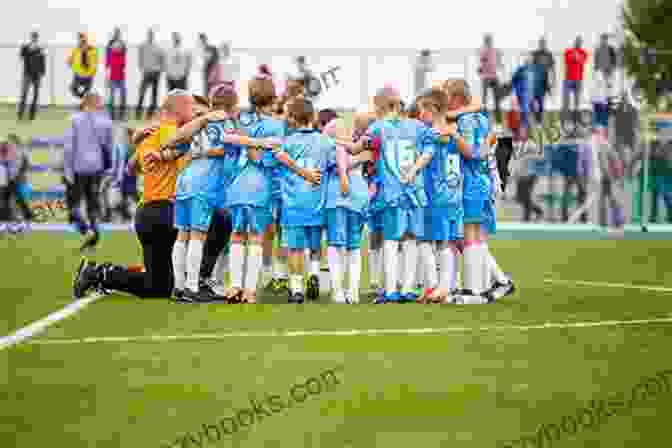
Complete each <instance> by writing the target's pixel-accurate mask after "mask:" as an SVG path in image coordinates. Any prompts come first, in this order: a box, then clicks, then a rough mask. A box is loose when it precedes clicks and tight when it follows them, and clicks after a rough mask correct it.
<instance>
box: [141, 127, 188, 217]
mask: <svg viewBox="0 0 672 448" xmlns="http://www.w3.org/2000/svg"><path fill="white" fill-rule="evenodd" d="M175 132H177V125H176V124H175V123H173V122H170V121H162V122H161V123H160V125H159V130H158V132H154V133H153V134H151V135H149V136H148V137H147V138H145V139H144V140H143V141H142V142H141V143H140V144H139V145H138V148H137V149H136V157H137V160H138V165H139V166H140V171H141V172H142V174H143V181H144V185H143V190H142V202H143V204H147V203H149V202H154V201H165V200H173V199H175V183H176V181H177V174H178V173H179V171H180V170H181V169H182V168H183V166H184V164H185V163H186V162H187V160H184V159H187V158H186V157H182V159H180V160H175V161H165V162H159V163H157V164H156V166H155V168H154V170H152V171H151V172H147V170H146V169H145V162H144V158H145V155H146V154H147V153H148V152H151V151H158V150H159V148H160V147H161V144H162V143H164V142H165V141H167V140H168V139H169V138H170V137H172V136H173V135H174V134H175Z"/></svg>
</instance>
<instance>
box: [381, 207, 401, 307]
mask: <svg viewBox="0 0 672 448" xmlns="http://www.w3.org/2000/svg"><path fill="white" fill-rule="evenodd" d="M400 228H401V209H399V208H398V207H391V208H387V209H385V210H383V257H384V260H385V262H384V263H383V264H384V266H385V267H384V271H385V300H386V301H398V300H399V299H400V298H401V296H400V294H399V292H398V285H397V279H398V278H399V277H398V276H399V247H400V240H401V230H400Z"/></svg>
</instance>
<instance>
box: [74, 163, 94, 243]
mask: <svg viewBox="0 0 672 448" xmlns="http://www.w3.org/2000/svg"><path fill="white" fill-rule="evenodd" d="M100 181H101V176H100V175H99V174H75V182H74V184H73V185H72V189H71V191H70V202H71V204H70V210H71V212H70V216H71V219H72V220H74V221H75V222H76V223H77V224H78V227H79V231H80V233H85V232H86V230H87V227H86V226H85V225H84V223H83V221H82V220H81V216H80V215H79V212H78V210H79V205H80V202H81V201H82V199H84V201H85V202H86V215H87V218H88V220H89V224H90V226H91V228H92V229H94V230H95V229H96V223H97V220H98V217H99V216H100Z"/></svg>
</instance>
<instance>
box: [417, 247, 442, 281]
mask: <svg viewBox="0 0 672 448" xmlns="http://www.w3.org/2000/svg"><path fill="white" fill-rule="evenodd" d="M419 252H420V257H419V258H420V260H419V263H418V265H422V266H423V268H422V269H423V271H424V276H423V278H422V286H423V287H425V288H436V287H437V286H438V284H439V279H438V278H437V274H436V255H435V254H434V248H433V247H432V243H430V242H426V241H423V242H422V243H420V251H419Z"/></svg>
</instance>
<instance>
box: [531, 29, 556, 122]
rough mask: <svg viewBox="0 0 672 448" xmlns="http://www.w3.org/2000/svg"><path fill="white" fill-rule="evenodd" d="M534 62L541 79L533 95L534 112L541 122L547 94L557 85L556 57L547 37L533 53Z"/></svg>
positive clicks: (540, 40)
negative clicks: (550, 48)
mask: <svg viewBox="0 0 672 448" xmlns="http://www.w3.org/2000/svg"><path fill="white" fill-rule="evenodd" d="M532 63H533V64H534V65H535V66H536V70H535V72H536V73H537V75H538V77H539V79H538V80H537V81H538V84H537V86H536V88H535V93H534V94H533V95H532V104H533V106H534V112H535V115H536V118H537V121H538V122H539V123H542V122H543V121H544V106H545V102H546V95H548V94H549V93H551V91H552V90H553V88H554V87H555V58H554V57H553V53H551V52H550V51H549V50H548V45H547V43H546V39H545V38H543V37H542V38H541V39H539V47H538V48H537V49H536V50H534V52H533V53H532Z"/></svg>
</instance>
